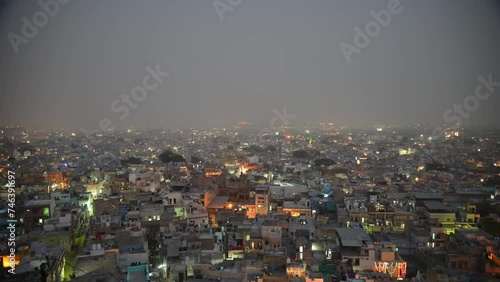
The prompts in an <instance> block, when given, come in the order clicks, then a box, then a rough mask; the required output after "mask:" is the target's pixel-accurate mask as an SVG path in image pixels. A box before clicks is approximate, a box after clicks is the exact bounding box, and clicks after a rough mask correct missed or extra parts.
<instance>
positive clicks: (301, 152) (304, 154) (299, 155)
mask: <svg viewBox="0 0 500 282" xmlns="http://www.w3.org/2000/svg"><path fill="white" fill-rule="evenodd" d="M292 155H293V156H294V157H295V158H301V159H305V158H308V157H309V154H308V153H307V152H306V150H297V151H293V152H292Z"/></svg>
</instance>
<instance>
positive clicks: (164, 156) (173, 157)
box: [159, 150, 186, 163]
mask: <svg viewBox="0 0 500 282" xmlns="http://www.w3.org/2000/svg"><path fill="white" fill-rule="evenodd" d="M159 159H160V160H161V162H162V163H170V162H174V163H178V162H186V159H185V158H184V157H183V156H182V155H179V154H176V153H174V152H172V151H171V150H165V151H164V152H163V153H161V154H160V156H159Z"/></svg>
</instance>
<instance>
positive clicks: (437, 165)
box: [425, 162, 448, 171]
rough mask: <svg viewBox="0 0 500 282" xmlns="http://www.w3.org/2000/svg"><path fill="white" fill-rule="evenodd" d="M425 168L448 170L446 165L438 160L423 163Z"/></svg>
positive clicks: (427, 169)
mask: <svg viewBox="0 0 500 282" xmlns="http://www.w3.org/2000/svg"><path fill="white" fill-rule="evenodd" d="M425 170H426V171H429V170H437V171H448V167H446V166H445V165H443V164H440V163H438V162H430V163H427V164H426V165H425Z"/></svg>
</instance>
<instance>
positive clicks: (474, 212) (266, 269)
mask: <svg viewBox="0 0 500 282" xmlns="http://www.w3.org/2000/svg"><path fill="white" fill-rule="evenodd" d="M259 131H262V130H260V128H259V127H256V126H254V125H252V124H251V123H249V122H240V123H238V124H236V125H234V126H232V127H230V128H219V129H216V128H210V129H203V128H198V129H195V128H186V129H172V130H139V129H134V128H131V129H129V130H124V131H115V132H111V131H110V132H101V133H89V132H85V131H81V132H65V131H53V132H48V131H36V130H33V131H29V130H25V129H24V128H22V127H4V128H2V129H1V131H0V133H1V139H0V145H1V146H0V147H1V149H2V151H1V152H0V159H1V161H0V167H2V170H1V173H2V174H1V176H2V178H1V180H0V181H1V184H2V190H1V194H0V196H1V197H2V200H3V201H4V207H3V209H2V210H1V215H0V216H1V220H2V221H1V222H0V224H2V229H1V230H2V232H3V234H2V236H3V239H2V249H1V250H2V251H1V253H0V255H1V256H2V260H3V277H5V278H3V279H6V278H8V281H69V280H70V279H72V280H71V281H178V282H181V281H212V280H213V281H217V280H221V279H222V280H223V281H255V282H257V281H292V280H293V281H315V282H317V281H325V282H326V281H329V282H330V281H395V280H406V281H425V280H423V279H428V280H427V281H445V280H443V279H448V280H446V281H465V280H463V279H465V278H464V277H469V278H468V279H471V278H473V279H480V280H477V281H492V279H493V278H494V277H495V276H496V275H498V274H500V261H499V259H498V258H497V256H498V255H499V253H500V237H499V236H500V217H499V215H500V213H499V211H500V210H499V209H498V208H497V207H499V206H497V204H499V203H500V201H499V198H500V196H499V194H500V193H499V192H498V190H497V189H498V187H499V185H500V159H499V158H498V156H499V155H500V154H499V151H500V134H499V132H498V130H491V131H486V130H484V131H482V132H481V131H477V132H473V131H468V130H464V129H451V128H448V129H446V130H444V132H443V133H444V134H443V135H442V136H439V137H436V138H434V139H433V138H432V137H431V136H430V133H431V132H432V130H430V129H426V128H423V127H420V126H415V127H407V128H396V127H390V126H388V127H384V126H381V127H377V128H345V127H336V126H335V125H334V123H321V124H317V125H309V126H300V127H298V126H292V125H288V126H281V127H280V128H279V129H278V131H276V132H274V133H271V132H268V131H269V130H267V131H266V133H264V134H261V135H259V133H258V132H259ZM10 175H14V176H15V177H10ZM12 179H14V180H15V182H14V181H12ZM9 183H11V184H13V183H15V184H14V185H9ZM12 188H14V190H15V196H11V195H12V193H11V191H12ZM9 189H10V190H9ZM11 197H15V202H13V201H9V199H11ZM13 203H15V206H14V205H12V204H13ZM14 210H15V219H16V220H17V223H16V228H15V230H12V229H9V228H8V227H9V224H10V222H11V221H12V217H11V216H9V215H10V213H11V211H14ZM12 232H14V234H15V241H14V242H15V250H14V252H13V254H14V255H13V258H12V256H11V250H12V249H11V247H10V246H12V245H11V244H9V242H11V240H10V239H9V238H10V237H12V236H11V233H12ZM12 262H14V263H15V275H13V274H9V271H8V270H9V269H11V268H10V266H11V263H12ZM3 279H2V280H3ZM297 279H299V280H297ZM419 279H422V280H419ZM484 279H486V280H484ZM488 279H489V280H488Z"/></svg>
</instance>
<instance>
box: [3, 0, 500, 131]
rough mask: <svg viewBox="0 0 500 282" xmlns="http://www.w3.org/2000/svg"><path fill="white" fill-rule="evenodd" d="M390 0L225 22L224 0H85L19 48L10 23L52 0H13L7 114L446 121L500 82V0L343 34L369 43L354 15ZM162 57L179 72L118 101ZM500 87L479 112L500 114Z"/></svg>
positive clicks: (440, 4)
mask: <svg viewBox="0 0 500 282" xmlns="http://www.w3.org/2000/svg"><path fill="white" fill-rule="evenodd" d="M43 1H46V0H43ZM220 1H221V2H222V3H228V0H220ZM233 2H238V1H237V0H233ZM389 2H390V1H389V0H380V1H356V0H345V1H333V0H321V1H320V0H307V1H305V0H242V1H241V4H239V5H237V6H236V7H232V8H231V9H232V11H227V12H225V13H223V15H222V17H223V18H222V19H223V20H222V21H221V18H220V17H219V16H218V13H217V11H216V9H215V8H214V5H213V1H212V0H198V1H195V0H192V1H188V0H176V1H174V0H161V1H160V0H159V1H149V0H144V1H110V0H107V1H97V0H96V1H90V0H85V1H82V0H79V1H77V0H73V1H70V2H69V3H68V4H65V5H60V7H59V11H58V12H57V13H55V15H54V16H53V17H50V18H49V20H48V22H47V24H46V25H45V26H42V27H41V28H39V29H38V32H37V33H36V34H35V35H34V36H32V38H30V39H24V40H25V41H26V43H25V44H24V43H23V44H19V46H18V52H17V54H16V52H15V51H14V48H13V45H12V44H11V42H10V40H9V36H8V34H9V33H14V34H16V35H17V36H23V33H22V27H23V24H24V23H23V20H22V18H23V17H26V18H27V19H28V21H30V22H33V15H35V14H36V13H37V12H39V11H43V10H42V8H41V6H39V4H38V1H3V4H2V6H0V35H1V40H0V66H1V69H0V72H1V73H0V95H1V98H0V124H2V125H8V124H23V125H42V126H43V125H46V126H70V127H87V128H98V127H99V121H100V120H101V119H103V118H109V119H110V120H111V121H112V123H113V124H115V125H116V126H117V127H126V126H164V127H176V126H191V125H218V124H223V123H232V122H237V121H240V120H247V121H250V122H254V123H259V124H264V123H268V122H269V120H270V119H271V118H272V117H273V116H274V114H273V112H272V109H273V108H277V109H279V110H280V111H281V110H282V108H283V106H286V107H287V112H288V113H290V114H295V115H296V116H297V117H296V118H295V119H294V120H293V122H296V123H304V122H320V121H333V122H337V123H343V124H367V123H368V124H373V123H392V124H414V123H425V122H431V121H435V122H440V123H441V122H443V113H444V112H445V111H446V110H447V109H449V108H451V107H452V106H453V105H454V104H461V103H462V102H463V101H464V99H465V98H466V97H467V96H469V95H474V89H475V88H476V86H477V85H478V84H479V81H478V76H479V75H482V76H484V77H487V76H488V75H489V74H492V75H493V80H494V81H500V52H499V51H500V2H499V1H487V0H477V1H469V0H448V1H434V0H418V1H417V0H413V1H410V0H401V4H400V7H402V8H400V9H402V10H401V12H400V13H399V14H392V17H391V20H390V22H389V24H388V25H387V26H386V27H381V29H380V32H379V34H378V35H376V36H374V37H373V38H371V41H370V42H369V44H368V45H367V46H366V47H364V48H360V53H359V54H353V55H352V56H351V59H352V60H351V62H350V63H348V62H347V61H346V58H345V56H344V54H343V52H342V49H341V48H340V44H341V42H345V43H347V44H350V45H353V46H355V45H354V37H355V35H356V31H355V29H354V28H355V27H356V26H357V27H359V28H361V29H362V30H364V29H365V25H366V24H367V23H368V22H370V21H372V20H373V19H374V18H373V16H372V15H371V14H370V11H372V10H374V11H380V10H382V9H384V10H387V5H388V3H389ZM39 14H40V13H38V15H39ZM42 20H43V18H42ZM11 36H12V34H11ZM156 65H159V68H160V70H161V71H162V72H168V73H169V76H168V77H166V78H165V79H164V80H163V81H162V82H161V83H160V84H159V86H158V87H156V88H155V89H153V90H151V91H149V92H148V94H147V97H146V98H145V100H144V101H141V102H139V103H138V106H137V108H135V109H131V110H130V114H129V115H128V116H127V117H126V118H124V119H123V120H121V119H120V114H119V113H116V112H113V111H112V110H111V104H112V103H113V101H114V100H115V99H120V95H121V94H122V93H123V94H127V95H130V93H131V91H132V89H133V88H134V87H136V86H141V85H142V81H143V78H144V77H145V76H146V75H147V74H148V72H147V71H146V69H145V68H146V67H147V66H151V67H152V68H153V69H154V68H155V67H156ZM153 82H154V81H151V82H150V83H151V84H152V83H153ZM498 95H500V87H496V92H494V93H493V94H492V95H491V97H490V98H488V99H487V100H484V101H480V105H479V107H478V109H477V110H476V111H474V112H472V113H471V116H470V118H469V119H467V122H473V123H474V122H475V123H477V122H481V121H488V122H490V123H494V121H495V120H497V119H498V118H499V116H500V115H499V114H496V113H495V108H500V107H499V106H500V98H499V97H497V96H498ZM120 105H122V104H121V102H120Z"/></svg>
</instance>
